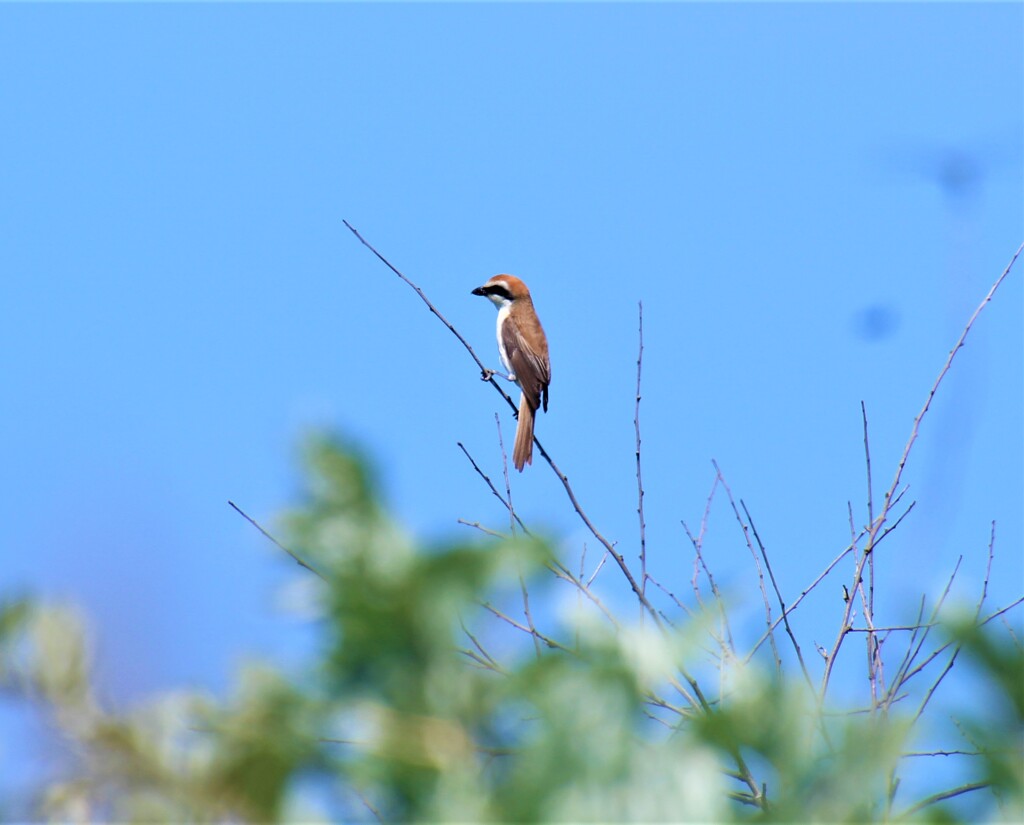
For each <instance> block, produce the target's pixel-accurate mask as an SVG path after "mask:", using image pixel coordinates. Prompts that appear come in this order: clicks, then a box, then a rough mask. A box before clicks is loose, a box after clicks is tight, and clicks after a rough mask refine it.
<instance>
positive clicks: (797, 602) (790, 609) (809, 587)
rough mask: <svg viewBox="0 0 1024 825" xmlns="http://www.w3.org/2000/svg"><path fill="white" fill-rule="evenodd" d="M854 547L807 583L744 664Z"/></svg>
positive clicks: (852, 544)
mask: <svg viewBox="0 0 1024 825" xmlns="http://www.w3.org/2000/svg"><path fill="white" fill-rule="evenodd" d="M862 535H864V534H863V532H862V533H861V536H862ZM859 538H860V537H859V536H858V539H859ZM854 549H856V543H855V542H852V543H850V544H848V545H847V546H846V549H845V550H843V551H842V552H841V553H840V554H839V555H838V556H836V557H835V558H834V559H832V561H831V562H829V564H828V566H827V567H826V568H825V569H824V570H822V571H821V573H819V574H818V578H816V579H815V580H814V581H813V582H811V583H810V584H809V585H807V587H805V588H804V589H803V590H802V591H801V592H800V595H799V596H798V597H797V598H796V600H795V601H794V602H793V604H791V605H790V606H789V607H788V608H786V611H785V613H783V615H782V616H780V617H779V618H777V619H776V620H775V621H774V622H773V623H772V626H771V628H769V630H766V631H765V632H764V633H763V634H762V635H761V638H759V639H758V640H757V642H755V643H754V646H753V647H752V648H751V649H750V652H749V653H748V654H747V655H746V656H745V657H744V659H743V662H744V664H746V663H747V662H749V661H750V660H751V659H752V658H753V657H754V654H755V653H757V651H758V648H760V647H761V645H763V644H764V643H765V642H766V641H768V638H769V636H770V635H771V631H772V630H775V628H777V627H778V626H779V625H780V624H781V623H782V619H783V617H785V616H788V615H789V614H790V613H792V612H793V611H794V610H796V609H797V608H798V607H799V606H800V602H802V601H803V600H804V599H805V598H806V597H807V596H808V595H809V594H810V593H811V591H812V590H814V588H816V587H817V586H818V585H819V584H821V582H822V580H823V579H824V578H825V577H826V576H827V575H828V574H829V573H831V572H832V570H833V569H834V568H835V566H836V565H837V564H839V562H841V561H842V560H843V559H845V558H846V556H847V555H849V553H850V551H852V550H854Z"/></svg>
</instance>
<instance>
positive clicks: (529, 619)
mask: <svg viewBox="0 0 1024 825" xmlns="http://www.w3.org/2000/svg"><path fill="white" fill-rule="evenodd" d="M494 426H495V427H496V428H497V430H498V446H499V447H500V448H501V471H502V473H503V474H504V476H505V500H506V501H507V502H508V524H509V528H510V529H511V531H512V535H513V536H515V534H516V512H515V508H514V507H513V505H512V483H511V481H509V477H508V455H507V453H506V452H505V440H504V439H503V438H502V437H501V417H500V416H499V415H498V414H497V413H495V414H494ZM515 557H516V574H517V575H518V576H519V590H520V592H521V593H522V594H523V615H524V616H525V617H526V623H527V625H529V627H530V631H531V632H532V633H533V648H534V650H535V651H536V653H537V655H538V656H540V641H539V640H538V639H537V635H536V630H537V628H536V627H535V626H534V624H533V616H532V615H531V613H530V591H529V590H527V589H526V579H525V578H523V565H522V563H521V562H520V559H519V553H518V552H516V553H515Z"/></svg>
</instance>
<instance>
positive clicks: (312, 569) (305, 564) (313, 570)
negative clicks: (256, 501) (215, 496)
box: [228, 501, 327, 581]
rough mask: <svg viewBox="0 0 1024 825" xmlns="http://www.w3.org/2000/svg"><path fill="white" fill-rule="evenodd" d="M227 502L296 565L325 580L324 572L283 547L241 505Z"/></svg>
mask: <svg viewBox="0 0 1024 825" xmlns="http://www.w3.org/2000/svg"><path fill="white" fill-rule="evenodd" d="M228 504H230V505H231V507H232V508H233V509H234V511H235V512H236V513H238V515H240V516H241V517H242V518H244V519H245V520H246V521H247V522H249V524H251V525H252V526H253V527H255V528H256V529H257V530H259V531H260V532H261V533H262V534H263V535H264V536H266V537H267V538H268V539H270V540H271V541H272V542H274V544H276V545H277V546H278V547H279V548H281V549H282V550H284V552H285V553H287V554H288V555H289V556H291V557H292V559H293V561H294V562H295V563H296V564H297V565H299V567H305V568H306V569H307V570H308V571H309V572H310V573H313V574H315V575H317V576H319V577H320V578H321V579H323V580H324V581H327V577H326V576H324V574H323V573H321V572H320V571H319V570H317V569H316V568H315V567H313V566H312V565H310V564H309V563H308V562H306V561H303V559H301V558H300V557H299V556H298V555H297V554H296V553H293V552H292V551H291V550H289V549H288V548H287V547H285V546H284V545H283V544H281V542H279V541H278V540H277V539H275V538H274V537H273V536H272V535H270V533H268V532H267V531H266V530H264V529H263V528H262V527H261V526H260V524H259V522H257V521H256V519H254V518H252V516H250V515H249V514H248V513H246V512H245V511H244V510H243V509H242V508H241V507H239V506H238V505H237V504H235V502H233V501H229V502H228Z"/></svg>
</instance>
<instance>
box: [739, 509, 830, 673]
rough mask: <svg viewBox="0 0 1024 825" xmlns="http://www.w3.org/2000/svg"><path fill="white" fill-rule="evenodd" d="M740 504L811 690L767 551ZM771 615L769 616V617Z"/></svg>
mask: <svg viewBox="0 0 1024 825" xmlns="http://www.w3.org/2000/svg"><path fill="white" fill-rule="evenodd" d="M740 506H741V507H742V508H743V513H744V515H746V517H747V521H748V522H749V524H750V529H751V531H752V532H753V533H754V539H755V540H756V541H757V546H758V549H759V550H760V551H761V558H762V559H764V566H765V569H766V570H767V571H768V578H769V580H770V581H771V583H772V589H773V590H774V591H775V597H776V598H777V599H778V600H779V610H781V611H782V616H781V617H780V618H781V619H782V622H783V624H784V625H785V627H786V633H787V634H788V635H789V639H790V641H791V642H792V643H793V649H794V650H795V651H796V658H797V660H798V661H799V662H800V670H801V671H802V672H803V674H804V679H806V680H807V686H808V687H809V688H810V689H811V690H812V691H813V690H814V683H813V682H812V681H811V674H810V673H809V672H808V670H807V664H806V663H805V662H804V654H803V652H801V650H800V643H799V642H797V640H796V635H795V634H794V633H793V628H792V627H790V624H789V615H788V614H787V613H786V600H785V599H784V598H782V591H781V590H780V589H779V584H778V582H777V581H775V573H774V572H773V571H772V565H771V562H770V561H769V560H768V551H767V550H766V549H765V546H764V542H762V541H761V536H760V535H759V534H758V532H757V526H756V525H755V524H754V518H753V516H751V515H750V511H749V510H748V509H747V505H746V502H744V501H743V499H740ZM770 618H771V617H770V616H769V619H770Z"/></svg>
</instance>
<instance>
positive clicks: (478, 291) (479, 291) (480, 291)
mask: <svg viewBox="0 0 1024 825" xmlns="http://www.w3.org/2000/svg"><path fill="white" fill-rule="evenodd" d="M470 294H471V295H486V294H487V293H486V292H484V288H483V287H482V286H478V287H477V288H476V289H474V290H473V291H472V292H471V293H470Z"/></svg>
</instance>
